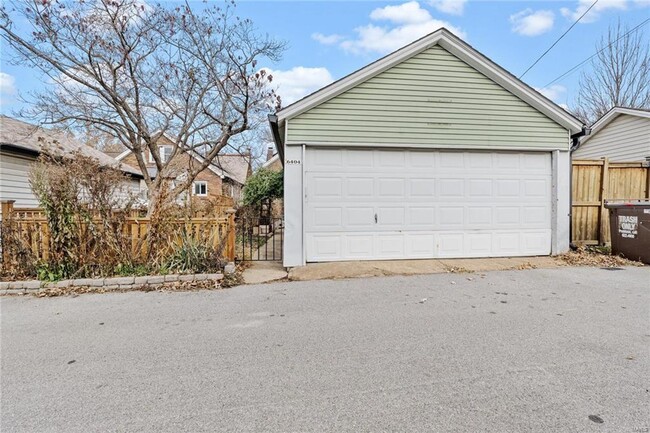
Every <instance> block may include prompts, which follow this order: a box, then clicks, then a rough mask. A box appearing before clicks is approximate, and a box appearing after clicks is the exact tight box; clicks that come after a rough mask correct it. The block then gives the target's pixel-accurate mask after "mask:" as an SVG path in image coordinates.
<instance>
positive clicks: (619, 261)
mask: <svg viewBox="0 0 650 433" xmlns="http://www.w3.org/2000/svg"><path fill="white" fill-rule="evenodd" d="M557 260H559V261H560V263H561V264H563V265H566V266H593V267H597V268H619V267H622V266H644V265H643V263H641V262H635V261H633V260H628V259H626V258H625V257H621V256H615V255H612V254H610V253H609V252H608V251H607V250H603V249H602V248H589V247H578V249H577V250H575V251H569V252H568V253H565V254H561V255H559V256H557Z"/></svg>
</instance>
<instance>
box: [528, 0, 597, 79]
mask: <svg viewBox="0 0 650 433" xmlns="http://www.w3.org/2000/svg"><path fill="white" fill-rule="evenodd" d="M596 3H598V0H596V1H595V2H593V3H592V4H591V6H589V8H588V9H587V10H586V11H584V12H583V14H582V15H580V17H579V18H578V19H577V20H576V21H575V22H574V23H573V24H571V27H569V28H568V29H566V31H565V32H564V33H562V36H560V37H559V38H558V39H557V40H556V41H555V42H553V45H551V46H550V47H548V50H546V51H544V53H543V54H542V55H541V56H539V57H538V58H537V60H535V62H534V63H533V64H532V65H530V66H529V67H528V69H526V70H525V71H524V73H523V74H521V75H520V76H519V79H522V78H523V76H524V75H526V74H527V73H528V71H530V70H531V69H533V66H535V65H536V64H537V63H538V62H539V61H540V60H542V58H544V56H545V55H546V54H548V52H549V51H551V50H552V49H553V47H554V46H556V45H557V43H558V42H560V41H561V40H562V38H563V37H565V36H566V34H567V33H569V32H570V31H571V29H572V28H573V27H575V25H576V24H578V23H579V22H580V20H581V19H582V17H584V16H585V15H587V13H588V12H589V11H590V10H591V8H593V7H594V6H596Z"/></svg>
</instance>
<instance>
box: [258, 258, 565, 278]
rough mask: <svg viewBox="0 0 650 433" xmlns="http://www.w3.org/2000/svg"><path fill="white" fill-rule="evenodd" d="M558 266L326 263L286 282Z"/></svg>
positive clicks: (497, 261) (500, 261)
mask: <svg viewBox="0 0 650 433" xmlns="http://www.w3.org/2000/svg"><path fill="white" fill-rule="evenodd" d="M559 266H561V265H560V263H559V262H558V261H557V260H555V259H554V258H553V257H548V256H544V257H505V258H504V257H502V258H481V259H422V260H377V261H355V262H329V263H310V264H308V265H306V266H301V267H296V268H291V269H290V270H289V280H292V281H309V280H326V279H341V278H367V277H381V276H389V275H418V274H442V273H447V272H485V271H500V270H508V269H532V268H557V267H559ZM246 281H247V280H246Z"/></svg>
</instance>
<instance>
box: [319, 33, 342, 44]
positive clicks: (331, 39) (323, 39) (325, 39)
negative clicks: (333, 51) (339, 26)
mask: <svg viewBox="0 0 650 433" xmlns="http://www.w3.org/2000/svg"><path fill="white" fill-rule="evenodd" d="M311 38H312V39H314V40H315V41H318V42H320V43H321V44H323V45H334V44H337V43H339V42H340V41H341V40H342V39H343V36H341V35H337V34H332V35H324V34H322V33H312V35H311Z"/></svg>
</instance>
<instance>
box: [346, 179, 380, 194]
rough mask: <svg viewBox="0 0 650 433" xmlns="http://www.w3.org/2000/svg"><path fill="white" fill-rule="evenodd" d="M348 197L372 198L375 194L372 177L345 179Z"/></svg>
mask: <svg viewBox="0 0 650 433" xmlns="http://www.w3.org/2000/svg"><path fill="white" fill-rule="evenodd" d="M346 186H347V190H346V192H347V195H348V197H356V198H360V199H363V198H372V197H373V196H374V194H375V179H374V177H352V178H347V179H346Z"/></svg>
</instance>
